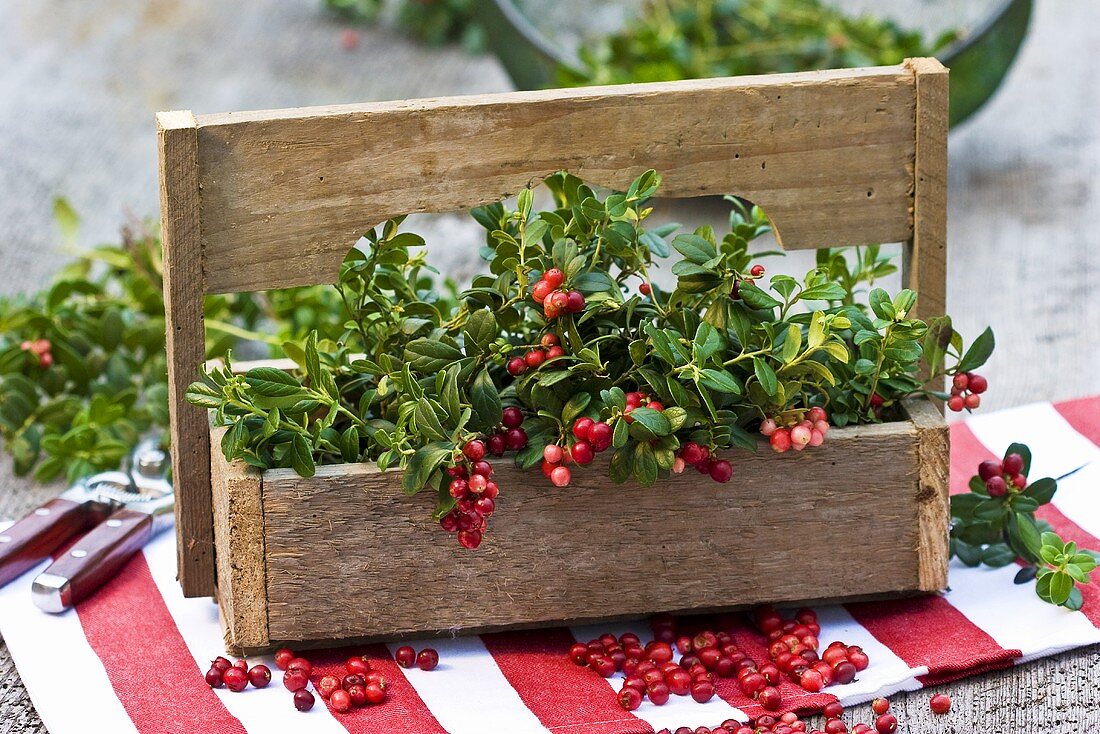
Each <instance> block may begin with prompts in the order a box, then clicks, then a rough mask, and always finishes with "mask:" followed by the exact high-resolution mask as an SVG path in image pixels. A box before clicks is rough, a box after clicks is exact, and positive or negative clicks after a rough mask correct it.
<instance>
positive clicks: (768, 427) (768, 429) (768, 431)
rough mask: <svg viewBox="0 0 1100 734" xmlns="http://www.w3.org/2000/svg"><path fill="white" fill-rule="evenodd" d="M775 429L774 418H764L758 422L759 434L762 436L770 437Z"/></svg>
mask: <svg viewBox="0 0 1100 734" xmlns="http://www.w3.org/2000/svg"><path fill="white" fill-rule="evenodd" d="M776 428H777V426H776V423H775V418H765V419H764V420H762V421H761V422H760V433H761V435H763V436H770V435H772V434H773V433H775V429H776Z"/></svg>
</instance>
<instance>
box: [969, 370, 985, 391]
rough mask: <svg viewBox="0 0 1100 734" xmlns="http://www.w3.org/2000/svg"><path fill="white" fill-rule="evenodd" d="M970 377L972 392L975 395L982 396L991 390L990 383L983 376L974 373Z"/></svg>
mask: <svg viewBox="0 0 1100 734" xmlns="http://www.w3.org/2000/svg"><path fill="white" fill-rule="evenodd" d="M969 377H970V392H972V393H974V394H975V395H981V394H982V393H983V392H985V391H986V390H987V389H988V388H989V382H988V381H987V380H986V379H985V378H984V377H982V376H981V375H976V374H974V373H973V372H971V373H970V374H969Z"/></svg>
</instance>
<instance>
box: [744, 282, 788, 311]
mask: <svg viewBox="0 0 1100 734" xmlns="http://www.w3.org/2000/svg"><path fill="white" fill-rule="evenodd" d="M737 292H738V293H739V294H740V296H741V300H742V301H744V302H745V303H746V304H747V305H748V306H749V307H750V308H754V309H757V310H761V309H768V310H770V309H775V308H779V307H780V306H782V305H783V304H782V303H780V302H779V301H777V300H775V299H774V298H772V297H771V296H769V295H768V294H767V293H765V292H764V291H762V290H761V289H760V287H759V286H757V285H756V284H755V283H751V282H749V281H747V280H743V281H741V285H740V286H738V289H737Z"/></svg>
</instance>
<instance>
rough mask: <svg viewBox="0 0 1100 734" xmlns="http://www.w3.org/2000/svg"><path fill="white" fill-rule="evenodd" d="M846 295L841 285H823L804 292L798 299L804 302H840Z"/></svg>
mask: <svg viewBox="0 0 1100 734" xmlns="http://www.w3.org/2000/svg"><path fill="white" fill-rule="evenodd" d="M846 295H848V294H847V292H846V291H845V290H844V288H843V286H841V285H840V283H822V284H821V285H815V286H813V287H812V288H807V289H806V290H804V291H802V293H801V294H800V295H799V296H798V298H799V300H802V301H840V300H842V299H843V298H844V297H845V296H846Z"/></svg>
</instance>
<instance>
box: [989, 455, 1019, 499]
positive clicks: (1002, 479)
mask: <svg viewBox="0 0 1100 734" xmlns="http://www.w3.org/2000/svg"><path fill="white" fill-rule="evenodd" d="M978 476H979V477H981V479H982V481H983V482H985V490H986V491H987V492H989V496H990V497H1004V496H1005V495H1006V494H1008V490H1009V488H1012V489H1015V490H1016V491H1019V490H1022V489H1024V488H1026V487H1027V475H1025V474H1024V457H1022V456H1020V455H1019V454H1009V455H1008V456H1006V457H1005V460H1004V461H1003V462H1002V461H997V460H996V459H986V460H985V461H983V462H982V463H981V464H978Z"/></svg>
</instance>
